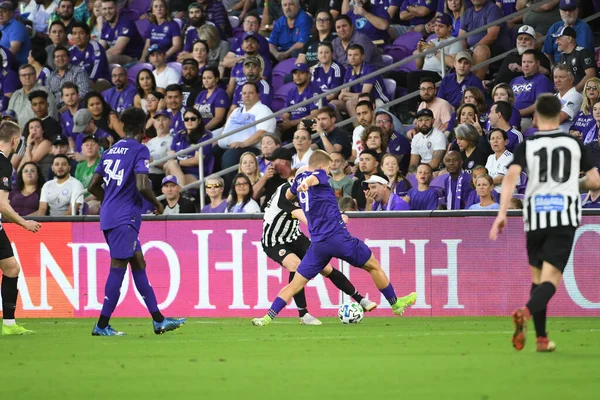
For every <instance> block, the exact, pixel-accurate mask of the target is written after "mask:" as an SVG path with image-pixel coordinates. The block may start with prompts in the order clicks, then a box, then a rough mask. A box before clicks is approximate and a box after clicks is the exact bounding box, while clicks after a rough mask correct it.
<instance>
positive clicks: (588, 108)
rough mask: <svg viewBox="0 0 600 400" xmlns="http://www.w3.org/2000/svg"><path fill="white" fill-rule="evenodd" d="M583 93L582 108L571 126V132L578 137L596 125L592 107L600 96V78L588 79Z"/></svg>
mask: <svg viewBox="0 0 600 400" xmlns="http://www.w3.org/2000/svg"><path fill="white" fill-rule="evenodd" d="M583 95H584V96H583V102H582V103H581V109H580V110H579V113H578V114H577V115H576V116H575V119H574V120H573V125H571V127H570V128H569V129H570V131H569V133H570V134H571V135H573V136H575V137H577V138H581V137H582V135H583V134H585V133H587V132H588V131H589V130H590V129H591V128H592V127H593V126H594V125H595V121H594V117H593V115H592V107H593V105H594V103H595V102H596V100H598V98H600V79H599V78H592V79H590V80H588V81H587V82H586V84H585V88H584V91H583Z"/></svg>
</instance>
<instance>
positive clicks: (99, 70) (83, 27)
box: [69, 22, 110, 85]
mask: <svg viewBox="0 0 600 400" xmlns="http://www.w3.org/2000/svg"><path fill="white" fill-rule="evenodd" d="M71 37H72V38H73V42H74V43H75V46H73V47H71V49H70V50H69V55H70V56H71V63H72V64H73V65H78V66H80V67H82V68H83V69H84V70H85V72H87V74H88V76H89V77H90V79H91V80H92V82H96V83H98V82H97V81H98V79H104V80H105V81H106V82H105V85H109V83H108V82H110V73H109V70H108V59H107V58H106V51H105V50H104V48H103V47H102V46H101V45H100V43H98V42H96V41H95V40H92V41H90V27H89V26H88V25H87V24H85V23H83V22H75V23H74V24H73V29H72V34H71Z"/></svg>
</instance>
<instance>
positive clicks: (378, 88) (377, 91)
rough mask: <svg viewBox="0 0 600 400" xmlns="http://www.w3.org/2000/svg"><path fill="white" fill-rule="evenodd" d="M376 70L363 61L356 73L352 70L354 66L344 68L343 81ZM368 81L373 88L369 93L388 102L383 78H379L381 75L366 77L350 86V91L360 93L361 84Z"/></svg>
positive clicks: (354, 78) (346, 81)
mask: <svg viewBox="0 0 600 400" xmlns="http://www.w3.org/2000/svg"><path fill="white" fill-rule="evenodd" d="M376 70H377V68H376V67H374V66H372V65H370V64H367V63H365V62H363V63H362V65H361V66H360V71H359V72H358V73H355V72H354V68H352V67H349V68H348V69H347V70H346V75H345V76H344V83H348V82H352V81H354V80H356V79H358V78H361V77H363V76H365V75H368V74H370V73H372V72H375V71H376ZM369 83H370V84H372V85H373V88H372V89H371V94H372V95H373V96H375V98H376V99H381V100H382V101H383V102H384V103H388V102H389V101H390V100H389V98H388V93H387V91H386V89H385V85H384V84H383V79H382V78H381V75H379V76H376V77H375V78H371V79H367V80H365V81H362V82H361V83H359V84H356V85H354V86H351V87H350V91H351V92H352V93H362V87H363V85H366V84H369Z"/></svg>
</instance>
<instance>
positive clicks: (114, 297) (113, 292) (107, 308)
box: [100, 268, 127, 319]
mask: <svg viewBox="0 0 600 400" xmlns="http://www.w3.org/2000/svg"><path fill="white" fill-rule="evenodd" d="M126 272H127V268H111V269H110V271H109V273H108V278H107V279H106V285H105V286H104V303H103V304H102V311H101V312H100V315H102V316H103V317H105V318H107V319H108V318H110V316H111V315H112V313H113V312H114V311H115V308H117V302H118V301H119V296H120V295H121V284H122V283H123V277H124V276H125V273H126Z"/></svg>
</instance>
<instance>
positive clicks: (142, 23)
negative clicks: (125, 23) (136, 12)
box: [135, 18, 150, 38]
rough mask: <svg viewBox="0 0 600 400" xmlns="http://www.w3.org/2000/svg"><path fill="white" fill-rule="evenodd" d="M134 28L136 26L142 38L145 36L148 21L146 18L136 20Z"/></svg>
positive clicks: (148, 24)
mask: <svg viewBox="0 0 600 400" xmlns="http://www.w3.org/2000/svg"><path fill="white" fill-rule="evenodd" d="M135 26H137V29H138V32H139V33H140V35H142V38H143V37H144V35H145V34H146V31H147V30H148V27H149V26H150V21H149V20H148V19H147V18H144V19H138V20H136V21H135Z"/></svg>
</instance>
